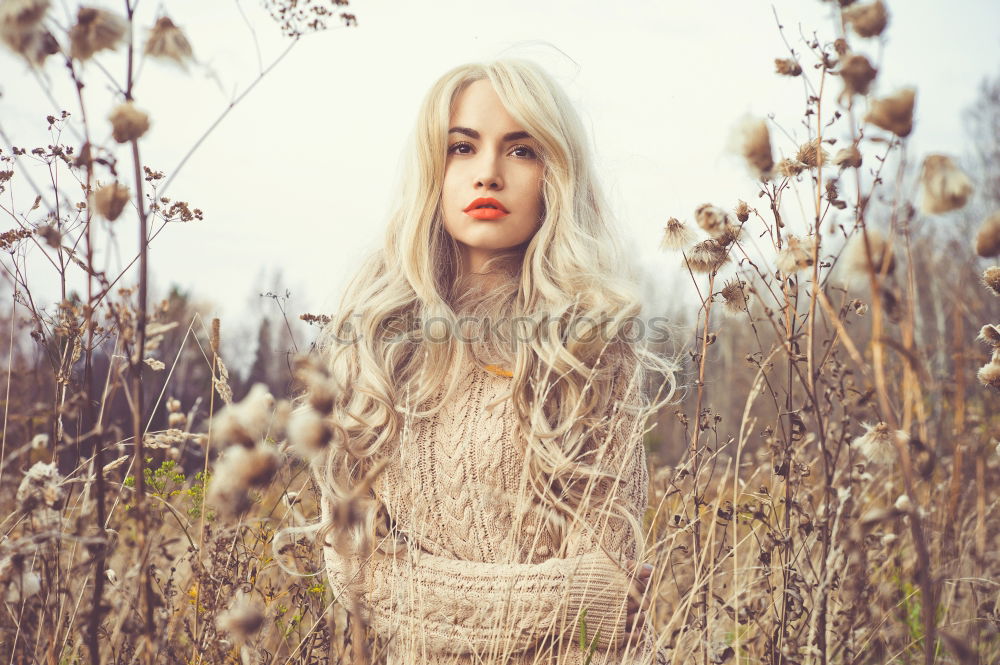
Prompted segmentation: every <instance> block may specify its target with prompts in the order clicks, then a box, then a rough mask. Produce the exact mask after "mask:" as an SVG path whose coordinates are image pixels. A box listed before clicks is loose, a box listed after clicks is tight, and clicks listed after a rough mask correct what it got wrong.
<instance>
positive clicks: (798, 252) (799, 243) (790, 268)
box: [776, 236, 816, 275]
mask: <svg viewBox="0 0 1000 665" xmlns="http://www.w3.org/2000/svg"><path fill="white" fill-rule="evenodd" d="M786 241H787V244H786V245H785V246H784V247H783V248H782V250H781V251H780V252H779V253H778V259H777V262H776V266H777V268H778V270H780V271H781V272H782V273H783V274H785V275H791V274H792V273H793V272H796V271H798V270H804V269H806V268H808V267H810V266H812V264H813V250H814V249H815V247H816V239H815V238H814V237H813V236H809V237H807V238H799V237H797V236H788V237H787V238H786Z"/></svg>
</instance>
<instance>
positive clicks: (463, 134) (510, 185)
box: [441, 79, 543, 274]
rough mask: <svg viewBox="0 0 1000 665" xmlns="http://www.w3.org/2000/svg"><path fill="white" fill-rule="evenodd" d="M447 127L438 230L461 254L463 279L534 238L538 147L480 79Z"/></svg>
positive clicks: (539, 176) (537, 207)
mask: <svg viewBox="0 0 1000 665" xmlns="http://www.w3.org/2000/svg"><path fill="white" fill-rule="evenodd" d="M448 127H449V132H448V155H447V159H446V162H445V171H444V189H443V191H442V193H441V207H442V209H443V214H444V227H445V230H447V231H448V233H449V234H450V235H451V237H453V238H454V239H455V240H456V241H458V243H459V246H460V247H461V250H462V256H463V273H466V274H467V273H470V272H479V268H480V267H481V266H482V265H483V263H484V262H485V261H486V260H487V259H489V258H490V257H491V256H493V255H494V254H495V253H497V252H499V251H501V250H505V249H510V248H512V247H516V246H518V245H521V244H523V243H526V242H527V241H528V240H530V239H531V237H532V236H533V235H534V234H535V231H537V230H538V225H539V222H540V221H541V218H542V210H543V203H542V160H541V157H540V147H539V145H538V142H537V141H535V139H533V138H532V137H531V136H530V135H529V134H528V133H527V132H526V131H525V130H524V128H523V127H521V126H520V125H519V124H517V122H516V121H515V120H514V119H513V118H512V117H511V116H510V114H509V113H508V112H507V109H506V108H504V106H503V104H502V103H501V102H500V98H499V97H498V96H497V94H496V92H495V91H494V89H493V84H492V83H490V82H489V81H488V80H486V79H482V80H479V81H475V82H473V83H471V84H470V85H468V86H467V87H466V88H465V89H464V90H463V91H462V92H461V93H459V95H458V96H457V97H456V99H455V104H454V107H453V111H452V115H451V118H450V122H449V124H448ZM482 199H492V201H483V200H482ZM490 206H492V207H490Z"/></svg>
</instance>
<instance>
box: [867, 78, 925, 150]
mask: <svg viewBox="0 0 1000 665" xmlns="http://www.w3.org/2000/svg"><path fill="white" fill-rule="evenodd" d="M916 97H917V91H916V90H914V89H913V88H903V89H902V90H900V91H899V92H897V93H896V94H895V95H890V96H889V97H883V98H882V99H876V100H874V101H872V105H871V109H869V111H868V115H866V116H865V120H866V121H867V122H870V123H872V124H873V125H875V126H876V127H881V128H882V129H884V130H886V131H889V132H892V133H893V134H895V135H896V136H899V137H900V138H903V137H905V136H909V135H910V132H911V131H913V104H914V100H915V99H916Z"/></svg>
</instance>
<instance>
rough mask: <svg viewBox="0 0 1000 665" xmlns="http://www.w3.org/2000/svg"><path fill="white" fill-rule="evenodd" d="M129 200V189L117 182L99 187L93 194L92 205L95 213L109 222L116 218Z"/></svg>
mask: <svg viewBox="0 0 1000 665" xmlns="http://www.w3.org/2000/svg"><path fill="white" fill-rule="evenodd" d="M128 200H129V190H128V187H126V186H125V185H120V184H118V183H117V182H115V183H112V184H110V185H105V186H104V187H101V188H100V189H98V190H97V191H96V192H94V194H93V203H92V205H93V207H94V210H96V211H97V214H99V215H101V216H102V217H104V218H105V219H106V220H108V221H109V222H113V221H115V220H116V219H118V217H119V215H121V214H122V210H124V209H125V204H126V203H128Z"/></svg>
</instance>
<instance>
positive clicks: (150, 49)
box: [144, 16, 194, 69]
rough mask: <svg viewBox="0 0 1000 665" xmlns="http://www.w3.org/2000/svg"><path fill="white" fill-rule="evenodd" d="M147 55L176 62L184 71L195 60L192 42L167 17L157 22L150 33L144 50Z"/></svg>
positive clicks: (162, 17)
mask: <svg viewBox="0 0 1000 665" xmlns="http://www.w3.org/2000/svg"><path fill="white" fill-rule="evenodd" d="M144 51H145V53H146V55H148V56H152V57H154V58H163V59H165V60H172V61H174V62H176V63H177V64H178V65H180V67H181V68H182V69H187V63H188V62H189V61H191V60H193V59H194V53H193V51H192V50H191V42H189V41H188V38H187V37H186V36H184V33H183V32H182V31H181V29H180V28H178V27H177V26H176V25H175V24H174V22H173V21H171V20H170V19H169V18H167V17H166V16H161V17H160V18H158V19H157V20H156V25H154V26H153V29H152V30H151V31H150V33H149V39H147V40H146V47H145V49H144Z"/></svg>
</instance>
